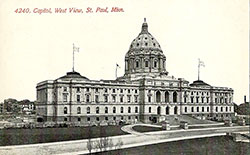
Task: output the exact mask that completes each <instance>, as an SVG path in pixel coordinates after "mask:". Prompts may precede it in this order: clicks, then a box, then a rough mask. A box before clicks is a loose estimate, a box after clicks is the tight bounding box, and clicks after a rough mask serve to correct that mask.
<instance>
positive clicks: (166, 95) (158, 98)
mask: <svg viewBox="0 0 250 155" xmlns="http://www.w3.org/2000/svg"><path fill="white" fill-rule="evenodd" d="M172 97H173V98H172V99H173V102H174V103H176V102H177V97H178V94H177V92H174V93H173V96H172ZM148 102H151V97H150V96H148ZM156 102H157V103H159V102H161V92H160V91H157V92H156ZM165 102H169V92H168V91H166V92H165Z"/></svg>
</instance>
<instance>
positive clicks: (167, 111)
mask: <svg viewBox="0 0 250 155" xmlns="http://www.w3.org/2000/svg"><path fill="white" fill-rule="evenodd" d="M166 115H169V106H167V107H166Z"/></svg>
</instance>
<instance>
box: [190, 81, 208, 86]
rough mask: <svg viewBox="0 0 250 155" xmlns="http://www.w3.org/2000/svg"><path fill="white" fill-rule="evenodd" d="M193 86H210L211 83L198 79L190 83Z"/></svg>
mask: <svg viewBox="0 0 250 155" xmlns="http://www.w3.org/2000/svg"><path fill="white" fill-rule="evenodd" d="M190 86H191V87H210V85H209V84H207V83H205V82H204V81H202V80H196V81H194V82H193V83H191V84H190Z"/></svg>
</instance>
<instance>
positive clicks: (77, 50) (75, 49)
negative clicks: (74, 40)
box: [73, 44, 80, 52]
mask: <svg viewBox="0 0 250 155" xmlns="http://www.w3.org/2000/svg"><path fill="white" fill-rule="evenodd" d="M79 50H80V48H79V47H75V45H74V44H73V51H74V52H79Z"/></svg>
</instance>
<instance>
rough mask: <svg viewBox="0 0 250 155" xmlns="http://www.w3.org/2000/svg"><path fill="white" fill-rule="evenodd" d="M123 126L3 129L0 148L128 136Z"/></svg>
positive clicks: (0, 134) (0, 135)
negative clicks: (122, 128)
mask: <svg viewBox="0 0 250 155" xmlns="http://www.w3.org/2000/svg"><path fill="white" fill-rule="evenodd" d="M121 127H122V126H103V127H101V126H94V127H71V128H42V129H41V128H39V129H2V130H0V146H6V145H21V144H35V143H46V142H57V141H68V140H79V139H87V138H96V137H105V136H116V135H124V134H127V133H125V132H123V131H122V130H121Z"/></svg>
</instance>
